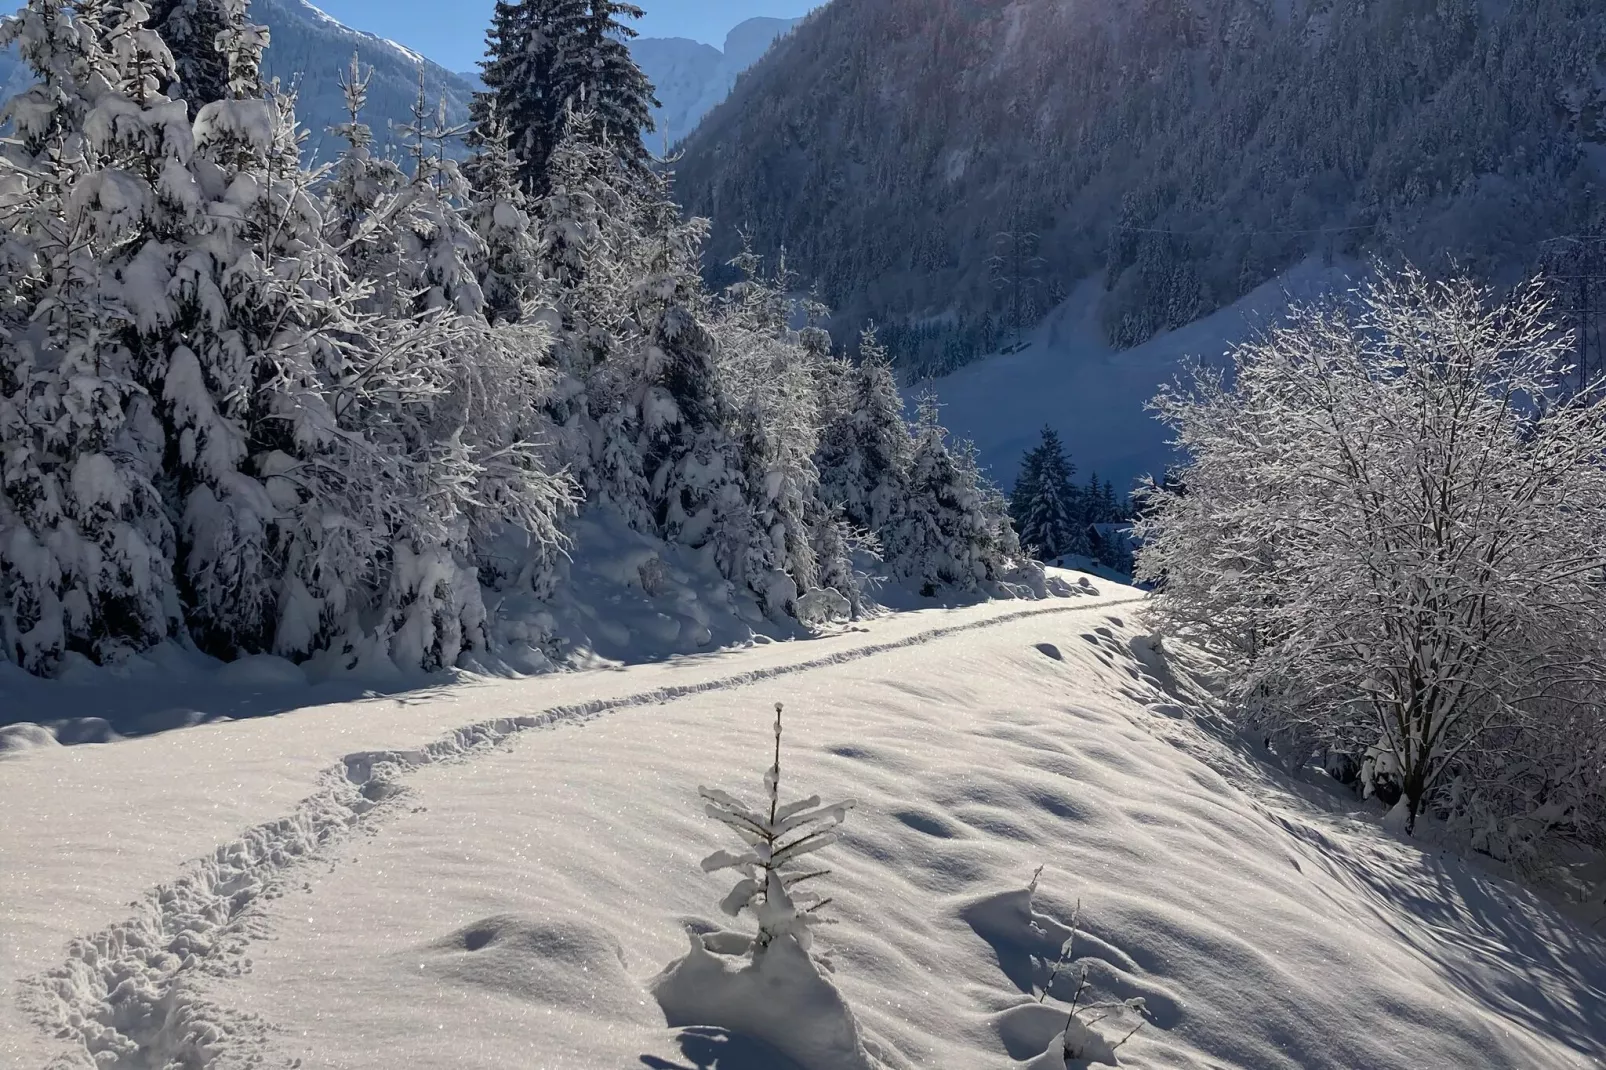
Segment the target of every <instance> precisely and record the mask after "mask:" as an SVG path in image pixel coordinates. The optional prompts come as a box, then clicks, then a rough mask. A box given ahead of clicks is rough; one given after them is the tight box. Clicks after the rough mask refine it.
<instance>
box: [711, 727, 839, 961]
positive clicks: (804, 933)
mask: <svg viewBox="0 0 1606 1070" xmlns="http://www.w3.org/2000/svg"><path fill="white" fill-rule="evenodd" d="M782 709H783V705H782V703H779V702H777V703H776V704H775V761H774V763H773V764H772V765H771V766H770V768H769V771H768V772H766V773H765V774H764V787H765V789H766V791H767V792H768V794H769V806H768V809H767V811H765V810H763V809H759V810H754V809H752V808H750V807H749V806H747V804H745V803H743V802H742V801H741V800H739V799H737V798H735V797H734V796H732V795H730V794H728V793H726V792H723V791H720V790H718V789H717V788H706V787H704V788H699V789H698V793H699V794H700V795H701V796H702V797H703V799H704V800H705V801H706V802H707V804H708V805H707V808H706V809H707V813H708V816H709V817H712V818H713V819H714V820H715V821H718V822H720V823H721V824H724V825H727V826H729V827H730V828H731V829H732V830H734V831H735V832H736V834H737V835H738V836H740V837H741V838H742V841H743V843H744V844H745V847H744V848H743V849H742V850H740V851H734V852H733V851H723V850H722V851H715V852H714V853H713V854H711V855H709V856H708V857H707V858H705V859H703V872H705V873H717V872H719V871H720V870H726V869H733V870H735V871H736V872H738V873H739V874H741V879H740V880H739V881H737V882H736V886H735V887H734V888H732V889H731V891H730V894H729V895H727V896H726V897H725V899H724V900H723V901H722V902H721V903H720V909H722V910H723V911H724V912H725V913H726V914H728V915H730V916H731V917H733V918H734V917H736V916H737V915H738V914H740V913H741V912H742V910H743V909H744V908H745V909H748V910H751V911H752V912H753V914H754V916H755V917H756V918H757V919H758V936H757V937H756V938H755V939H754V941H753V956H754V958H755V959H756V958H757V957H758V956H759V955H761V954H762V953H763V952H764V950H765V948H767V947H769V946H770V944H771V943H773V942H774V941H775V940H776V939H778V938H779V937H782V936H787V935H790V936H791V937H792V939H793V940H795V941H796V942H797V944H798V946H799V947H800V948H802V949H803V950H805V951H807V950H808V948H809V945H810V943H811V942H812V933H811V930H812V928H813V927H814V926H816V925H820V924H822V923H826V922H827V921H828V919H826V918H823V917H821V916H820V914H819V911H820V909H821V908H822V907H824V906H825V905H826V904H828V903H830V902H831V900H830V899H829V898H821V897H820V896H819V895H818V893H815V892H813V891H811V890H808V889H799V888H798V885H800V884H802V883H803V882H805V881H811V880H814V879H815V878H817V877H823V876H825V875H826V874H828V873H829V872H830V870H825V869H811V868H810V867H809V866H807V865H805V864H803V863H802V861H801V860H802V859H804V858H805V857H806V856H808V855H812V854H813V853H814V852H816V851H819V850H820V849H822V848H824V847H829V846H830V845H831V844H833V843H835V842H836V841H837V837H838V833H837V829H838V827H839V826H841V824H842V823H843V821H845V820H846V819H847V812H848V811H849V810H851V809H852V808H853V807H854V805H855V803H854V801H853V800H851V799H849V800H845V801H843V802H839V803H832V804H830V805H821V803H820V797H819V796H818V795H811V796H809V797H808V798H806V799H800V800H797V801H796V802H790V803H785V804H782V803H781V712H782ZM766 815H767V816H766Z"/></svg>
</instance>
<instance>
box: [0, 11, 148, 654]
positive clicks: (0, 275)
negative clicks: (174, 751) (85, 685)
mask: <svg viewBox="0 0 1606 1070" xmlns="http://www.w3.org/2000/svg"><path fill="white" fill-rule="evenodd" d="M91 14H92V15H93V14H95V12H93V11H92V12H91ZM102 32H103V27H102V26H101V24H100V23H99V21H98V20H96V19H95V18H92V17H82V16H80V15H79V14H78V13H70V12H69V11H68V9H67V8H66V6H65V5H64V4H63V3H61V2H60V0H31V2H30V3H29V4H27V6H25V7H24V8H23V9H22V10H21V11H19V12H18V13H17V14H16V15H13V16H11V17H9V18H7V19H6V20H5V21H4V23H3V24H0V44H4V45H15V46H17V48H18V50H19V52H20V54H21V56H22V59H23V61H24V62H25V63H27V64H28V65H29V67H30V68H31V69H32V70H33V72H34V73H35V75H36V76H37V78H38V79H39V80H38V82H37V83H36V84H35V85H34V86H32V87H30V88H29V89H28V90H26V91H25V92H24V93H22V94H21V95H19V96H18V97H16V98H15V99H13V100H12V102H11V103H10V104H9V105H8V107H7V109H6V113H5V117H6V120H7V121H8V122H9V123H10V124H11V125H12V129H13V135H14V137H13V140H12V141H11V142H10V143H9V144H8V145H7V146H6V147H5V149H4V151H0V294H3V296H0V659H4V660H8V661H12V662H15V663H17V664H19V665H21V666H22V667H24V668H25V669H28V670H30V671H33V672H50V671H52V670H53V669H55V668H56V667H58V666H59V665H60V664H61V661H62V659H63V657H64V656H66V655H68V654H69V653H73V654H79V655H84V656H88V657H90V658H92V659H94V660H96V661H102V662H104V661H108V660H114V659H116V658H117V657H119V656H121V655H123V654H125V653H130V652H137V651H139V650H141V649H144V648H145V647H148V646H150V645H152V644H153V643H155V642H157V641H159V640H161V639H162V638H164V637H165V636H166V635H168V634H170V632H171V631H172V630H173V628H174V627H176V624H177V616H178V599H177V597H176V594H175V592H174V589H173V584H172V569H171V557H172V542H173V534H172V528H171V525H170V524H169V522H168V519H167V517H166V515H165V512H164V510H163V508H162V502H161V499H160V496H159V493H158V491H157V489H156V486H155V484H154V476H155V474H156V468H157V462H158V461H159V457H160V448H161V447H160V430H159V428H158V427H156V425H155V424H156V422H155V420H154V418H153V415H152V414H153V408H154V406H153V404H152V402H151V399H150V397H149V395H148V394H147V393H146V392H145V391H144V390H142V389H141V387H140V385H139V384H138V383H137V382H135V380H134V377H133V375H132V368H131V359H130V354H129V353H128V352H127V350H126V349H124V348H122V347H120V346H118V345H117V344H116V339H115V337H114V332H115V316H116V312H115V310H110V309H108V308H107V307H106V303H105V301H104V300H103V293H102V290H101V283H102V277H101V274H100V271H99V267H98V264H97V263H96V261H95V256H94V253H95V250H94V249H93V248H92V247H91V246H90V245H89V244H88V243H86V242H85V241H83V240H82V235H81V234H80V233H78V232H77V230H76V228H75V227H74V226H72V225H70V224H69V223H68V220H67V211H68V208H67V206H68V203H69V202H70V201H71V200H72V199H74V198H75V197H76V196H77V195H78V193H79V191H80V190H83V189H86V188H87V185H88V182H89V180H90V179H91V178H92V177H93V176H92V173H91V170H90V168H89V166H88V164H87V161H86V159H85V154H84V153H83V152H81V151H79V150H78V149H77V147H76V145H75V141H76V138H77V133H76V131H78V130H79V129H81V128H82V126H83V122H84V119H85V117H86V116H87V115H88V114H89V113H90V110H91V109H92V108H93V107H94V105H95V103H96V101H97V99H98V98H99V97H100V96H102V95H104V94H105V93H106V92H107V87H108V78H107V75H108V74H109V73H110V71H109V65H108V64H109V60H108V57H107V56H106V55H105V51H104V48H103V44H102Z"/></svg>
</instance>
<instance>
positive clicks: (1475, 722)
mask: <svg viewBox="0 0 1606 1070" xmlns="http://www.w3.org/2000/svg"><path fill="white" fill-rule="evenodd" d="M1568 347H1569V342H1568V340H1567V339H1566V338H1565V336H1563V335H1560V334H1559V333H1558V332H1557V331H1555V330H1553V329H1552V327H1551V324H1550V320H1549V314H1548V309H1547V307H1546V305H1545V303H1544V301H1543V299H1542V297H1541V294H1540V291H1539V290H1538V289H1537V288H1536V287H1533V286H1528V287H1523V288H1520V289H1519V290H1518V291H1517V292H1516V293H1514V294H1513V295H1512V296H1510V297H1509V298H1507V299H1506V300H1505V301H1504V302H1503V303H1500V304H1495V303H1493V300H1492V295H1491V294H1490V293H1489V292H1488V291H1486V290H1483V289H1480V288H1479V287H1477V286H1475V285H1473V284H1471V283H1468V282H1456V283H1449V284H1435V283H1430V282H1429V281H1427V280H1426V279H1425V278H1423V277H1422V276H1421V275H1418V274H1415V273H1407V274H1405V275H1403V276H1402V277H1399V278H1396V279H1388V278H1385V279H1382V280H1381V281H1378V282H1375V283H1372V284H1369V285H1367V286H1365V287H1363V288H1361V289H1360V290H1359V291H1358V292H1356V293H1354V294H1351V295H1349V297H1348V299H1347V300H1345V301H1340V302H1335V303H1331V304H1325V305H1319V306H1313V307H1301V308H1296V309H1294V310H1293V312H1292V315H1291V319H1290V320H1289V321H1288V323H1287V324H1286V325H1285V326H1282V327H1279V328H1277V329H1275V330H1272V331H1271V332H1269V333H1268V334H1267V335H1265V336H1264V337H1263V338H1261V339H1260V340H1258V341H1254V342H1251V343H1249V344H1246V345H1244V346H1241V347H1239V348H1238V349H1237V350H1236V351H1235V353H1234V354H1233V361H1232V367H1231V369H1230V370H1218V369H1211V368H1207V367H1199V368H1196V369H1195V370H1194V381H1193V383H1192V384H1191V385H1188V386H1178V387H1175V388H1172V389H1169V390H1166V391H1165V392H1163V393H1162V394H1161V395H1160V396H1159V397H1158V398H1157V399H1156V400H1155V402H1154V407H1155V409H1156V410H1157V411H1158V413H1159V415H1160V417H1161V419H1163V420H1164V421H1165V422H1166V423H1167V424H1169V425H1170V426H1171V427H1172V428H1173V429H1174V430H1175V432H1176V436H1177V437H1176V442H1177V445H1178V446H1179V447H1180V448H1181V449H1182V450H1183V451H1184V452H1185V453H1186V455H1187V456H1188V457H1189V458H1190V463H1189V464H1188V466H1187V468H1186V469H1185V471H1184V472H1183V478H1184V479H1185V481H1186V487H1187V493H1186V494H1183V493H1180V492H1178V491H1176V490H1173V489H1171V488H1170V487H1163V488H1159V489H1157V490H1155V491H1154V492H1152V493H1151V495H1150V497H1149V502H1148V504H1149V512H1148V515H1147V516H1146V518H1145V519H1144V520H1143V521H1142V523H1141V525H1140V528H1141V533H1142V538H1143V550H1142V555H1141V559H1140V564H1139V575H1140V577H1141V578H1145V579H1150V580H1156V581H1158V580H1162V579H1163V581H1164V593H1163V596H1162V597H1161V598H1160V599H1159V600H1158V603H1157V606H1156V610H1157V612H1158V613H1159V614H1160V616H1161V617H1162V618H1164V619H1165V620H1166V621H1167V622H1169V624H1170V625H1171V626H1172V627H1173V628H1175V629H1177V630H1179V631H1181V632H1184V633H1188V634H1192V635H1196V636H1198V637H1200V638H1201V639H1202V640H1203V641H1204V642H1206V643H1208V644H1209V645H1210V646H1211V647H1212V648H1214V649H1215V650H1216V651H1217V652H1218V653H1219V654H1220V655H1221V657H1222V660H1223V663H1224V666H1225V668H1226V671H1227V678H1228V680H1229V682H1230V687H1231V692H1232V694H1233V695H1234V696H1235V697H1236V698H1237V699H1238V700H1240V701H1241V702H1242V703H1244V704H1245V706H1246V707H1247V709H1248V713H1249V715H1250V716H1251V718H1252V719H1253V720H1255V721H1256V723H1258V724H1259V725H1260V726H1261V727H1262V728H1264V729H1266V730H1268V731H1273V732H1277V733H1281V735H1282V738H1284V739H1286V740H1290V741H1292V743H1291V745H1293V746H1301V745H1306V744H1308V743H1310V742H1332V743H1337V744H1340V745H1344V746H1347V747H1349V748H1350V749H1352V750H1359V749H1364V748H1365V747H1366V746H1367V745H1368V744H1371V743H1373V742H1377V743H1378V746H1379V748H1380V749H1381V750H1382V751H1383V752H1384V753H1386V754H1387V755H1389V756H1390V760H1391V762H1393V763H1394V764H1397V766H1398V769H1399V778H1400V783H1401V785H1402V787H1403V794H1402V798H1401V801H1400V803H1399V805H1398V807H1397V808H1396V810H1395V813H1394V815H1393V817H1394V819H1395V820H1397V821H1398V823H1399V824H1400V826H1401V827H1402V828H1403V829H1404V830H1405V831H1408V832H1409V831H1412V830H1414V828H1415V824H1416V820H1417V817H1418V815H1419V814H1421V813H1422V812H1423V811H1424V810H1430V811H1432V812H1434V813H1437V814H1441V815H1443V816H1446V817H1448V818H1450V819H1451V820H1452V822H1456V823H1460V824H1462V825H1464V826H1467V827H1468V828H1469V829H1471V828H1472V826H1473V825H1474V824H1476V825H1477V826H1478V829H1481V835H1482V837H1483V841H1484V844H1485V845H1486V846H1488V845H1490V844H1491V843H1492V842H1500V843H1505V844H1508V845H1509V844H1510V843H1512V842H1513V837H1516V838H1517V839H1519V840H1521V839H1522V838H1523V837H1527V838H1528V841H1529V842H1531V840H1532V838H1533V837H1531V836H1528V833H1527V832H1524V831H1523V830H1524V829H1527V830H1529V831H1531V830H1532V829H1533V828H1534V822H1536V821H1537V822H1542V823H1545V830H1546V832H1545V834H1558V833H1559V834H1562V835H1574V836H1580V835H1581V836H1586V837H1597V838H1598V837H1599V835H1600V833H1601V829H1600V827H1599V821H1600V807H1599V806H1598V804H1596V805H1594V806H1593V809H1591V806H1590V804H1589V803H1588V800H1589V799H1590V798H1591V797H1594V798H1597V799H1598V796H1599V792H1600V787H1601V785H1602V783H1603V769H1602V766H1601V764H1600V763H1599V762H1598V760H1597V761H1596V762H1595V763H1594V764H1593V766H1592V767H1591V766H1590V765H1589V763H1588V762H1585V763H1582V767H1581V765H1580V763H1576V762H1569V761H1568V760H1567V755H1568V753H1573V754H1576V753H1579V752H1580V750H1581V749H1584V748H1586V747H1593V748H1595V749H1594V750H1593V751H1592V753H1594V754H1596V755H1597V756H1598V754H1599V753H1600V752H1599V749H1598V748H1599V746H1600V743H1601V741H1602V739H1603V738H1606V736H1603V722H1602V719H1601V717H1600V714H1599V709H1600V707H1599V703H1600V698H1601V695H1602V693H1603V692H1602V689H1603V688H1606V658H1603V656H1602V655H1603V653H1606V597H1603V596H1606V587H1603V584H1606V408H1603V406H1602V405H1601V403H1600V402H1598V401H1591V400H1589V396H1590V395H1589V393H1586V396H1584V397H1582V398H1578V399H1575V400H1572V401H1563V400H1560V399H1561V398H1562V397H1563V396H1564V395H1565V394H1566V393H1567V392H1566V391H1564V390H1563V387H1564V386H1565V375H1566V374H1567V371H1566V367H1567V363H1568V362H1567V360H1566V356H1567V352H1568ZM1595 396H1598V394H1597V395H1595ZM1168 482H1169V481H1168ZM1580 733H1581V734H1580ZM1566 737H1572V738H1573V739H1574V741H1575V742H1574V744H1572V745H1562V740H1563V739H1564V738H1566ZM1473 831H1477V830H1473Z"/></svg>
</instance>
